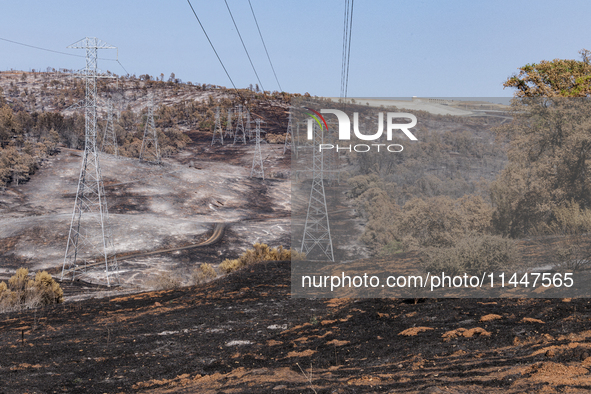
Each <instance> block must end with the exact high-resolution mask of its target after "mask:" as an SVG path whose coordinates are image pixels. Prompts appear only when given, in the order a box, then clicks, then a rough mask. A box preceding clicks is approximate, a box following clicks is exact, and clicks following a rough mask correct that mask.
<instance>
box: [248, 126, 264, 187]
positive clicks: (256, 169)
mask: <svg viewBox="0 0 591 394" xmlns="http://www.w3.org/2000/svg"><path fill="white" fill-rule="evenodd" d="M255 123H256V128H255V131H254V132H255V141H256V145H255V147H254V157H253V158H252V168H251V170H250V177H251V178H252V177H253V176H254V177H257V178H263V179H265V169H264V168H263V154H262V152H261V132H264V131H262V130H261V120H260V119H259V118H257V119H256V121H255Z"/></svg>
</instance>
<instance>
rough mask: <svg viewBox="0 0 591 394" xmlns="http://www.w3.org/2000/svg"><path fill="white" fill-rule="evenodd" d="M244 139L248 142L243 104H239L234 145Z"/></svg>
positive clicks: (243, 141) (244, 141)
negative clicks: (245, 132)
mask: <svg viewBox="0 0 591 394" xmlns="http://www.w3.org/2000/svg"><path fill="white" fill-rule="evenodd" d="M240 140H242V143H243V144H246V134H244V121H243V117H242V104H240V105H239V106H238V119H237V120H236V132H235V133H234V145H235V144H236V142H238V141H240Z"/></svg>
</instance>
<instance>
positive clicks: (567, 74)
mask: <svg viewBox="0 0 591 394" xmlns="http://www.w3.org/2000/svg"><path fill="white" fill-rule="evenodd" d="M579 53H580V54H581V58H582V59H581V60H571V59H554V60H552V61H547V60H542V61H541V62H539V63H532V64H526V65H525V66H523V67H520V68H519V74H516V75H513V76H511V77H510V78H509V79H507V81H505V83H504V84H503V86H504V87H506V88H515V89H517V91H516V92H515V97H536V96H537V97H539V96H542V97H557V96H560V97H588V96H590V95H591V52H589V51H588V50H586V49H582V50H580V51H579Z"/></svg>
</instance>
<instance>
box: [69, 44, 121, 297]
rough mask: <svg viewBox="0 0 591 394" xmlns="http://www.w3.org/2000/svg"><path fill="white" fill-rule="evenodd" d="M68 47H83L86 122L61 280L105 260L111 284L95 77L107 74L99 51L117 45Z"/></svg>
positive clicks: (111, 252)
mask: <svg viewBox="0 0 591 394" xmlns="http://www.w3.org/2000/svg"><path fill="white" fill-rule="evenodd" d="M68 48H74V49H85V50H86V67H85V68H84V69H82V70H80V71H79V76H80V77H82V78H84V80H85V98H84V100H83V101H82V102H81V103H80V104H79V105H78V107H79V108H84V120H85V122H84V154H83V155H82V167H81V169H80V176H79V178H78V189H77V191H76V200H75V203H74V212H73V213H72V220H71V222H70V231H69V233H68V242H67V245H66V253H65V257H64V263H63V266H62V274H61V279H62V280H63V278H64V275H66V274H67V273H70V272H71V273H72V280H73V279H74V277H75V274H76V271H77V270H78V269H81V268H87V267H89V265H90V264H92V265H93V266H95V265H98V266H101V265H102V263H103V262H104V267H105V277H106V282H107V285H108V286H110V285H111V275H112V273H115V275H116V276H117V272H118V265H117V258H116V255H115V253H114V247H113V237H112V234H111V230H110V227H109V211H108V209H107V199H106V196H105V189H104V186H103V180H102V176H101V166H100V162H99V152H98V146H97V88H96V81H97V78H102V77H107V76H106V75H103V74H102V73H100V72H99V71H98V70H97V52H98V50H99V49H114V48H116V47H114V46H111V45H109V44H107V43H106V42H104V41H102V40H99V39H98V38H94V37H86V38H83V39H82V40H80V41H78V42H76V43H74V44H72V45H70V46H68ZM117 278H118V276H117Z"/></svg>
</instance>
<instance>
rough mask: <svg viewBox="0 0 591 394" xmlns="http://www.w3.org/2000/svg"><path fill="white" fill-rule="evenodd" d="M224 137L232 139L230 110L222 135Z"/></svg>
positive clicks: (232, 130) (230, 110)
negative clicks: (224, 131)
mask: <svg viewBox="0 0 591 394" xmlns="http://www.w3.org/2000/svg"><path fill="white" fill-rule="evenodd" d="M224 137H226V138H232V137H234V129H233V127H232V108H228V117H227V118H226V133H225V134H224Z"/></svg>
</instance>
